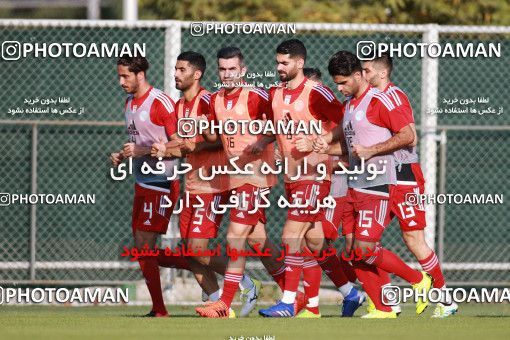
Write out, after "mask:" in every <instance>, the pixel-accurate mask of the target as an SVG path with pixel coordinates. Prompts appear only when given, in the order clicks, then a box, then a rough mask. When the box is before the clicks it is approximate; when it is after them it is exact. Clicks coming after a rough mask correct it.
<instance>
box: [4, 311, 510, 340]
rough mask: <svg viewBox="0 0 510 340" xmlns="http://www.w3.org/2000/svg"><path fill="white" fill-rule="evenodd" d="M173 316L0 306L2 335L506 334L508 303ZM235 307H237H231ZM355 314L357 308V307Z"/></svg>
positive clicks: (278, 337)
mask: <svg viewBox="0 0 510 340" xmlns="http://www.w3.org/2000/svg"><path fill="white" fill-rule="evenodd" d="M168 307H169V308H168V309H169V311H170V313H171V314H172V317H170V318H158V319H154V318H152V319H149V318H141V317H139V316H140V315H142V314H144V313H146V312H147V311H148V309H149V307H147V306H145V307H76V308H74V307H65V306H26V307H15V306H0V330H1V333H0V339H52V340H54V339H70V338H72V339H123V340H125V339H142V340H149V339H151V340H152V339H157V338H164V339H186V340H188V339H193V340H194V339H208V340H215V339H227V340H228V339H229V338H230V337H233V338H235V337H237V339H240V338H239V337H240V336H244V339H245V340H246V338H247V337H248V339H249V337H253V339H257V338H256V337H259V339H261V340H262V339H264V335H266V336H267V335H271V336H274V339H275V340H283V339H314V340H322V339H376V340H384V339H390V340H397V339H408V340H415V339H428V340H430V339H433V340H440V339H462V340H467V339H484V340H493V339H510V305H509V304H504V305H488V304H486V305H476V304H470V305H462V306H461V309H460V314H458V315H455V316H453V317H451V318H448V319H443V320H433V319H430V315H431V314H432V308H429V310H427V311H425V313H424V314H423V315H421V316H416V315H414V309H413V308H414V307H413V306H404V309H403V312H402V314H401V316H400V317H399V318H398V319H397V320H364V319H360V318H349V319H343V318H340V317H338V316H337V314H338V307H337V306H321V312H322V314H323V317H322V319H319V320H317V319H315V320H304V319H265V318H261V317H259V316H258V315H256V314H255V313H253V314H252V316H251V317H250V318H245V319H224V320H218V319H199V318H198V317H196V316H195V314H194V307H191V306H168ZM235 309H236V308H235ZM358 314H359V312H358Z"/></svg>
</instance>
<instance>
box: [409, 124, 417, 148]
mask: <svg viewBox="0 0 510 340" xmlns="http://www.w3.org/2000/svg"><path fill="white" fill-rule="evenodd" d="M409 126H410V127H411V129H412V130H413V136H414V139H413V142H412V143H411V144H409V146H416V145H418V134H417V133H416V125H415V124H414V123H411V124H409Z"/></svg>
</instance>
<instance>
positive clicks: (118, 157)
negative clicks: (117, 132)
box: [110, 150, 126, 167]
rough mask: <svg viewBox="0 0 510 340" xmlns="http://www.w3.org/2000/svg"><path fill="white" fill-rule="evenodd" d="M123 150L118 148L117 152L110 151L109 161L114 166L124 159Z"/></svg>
mask: <svg viewBox="0 0 510 340" xmlns="http://www.w3.org/2000/svg"><path fill="white" fill-rule="evenodd" d="M125 158H126V157H124V151H123V150H120V151H119V152H112V153H111V154H110V161H111V162H112V165H113V166H114V167H118V166H119V164H120V163H122V161H123V160H124V159H125Z"/></svg>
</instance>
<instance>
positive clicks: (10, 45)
mask: <svg viewBox="0 0 510 340" xmlns="http://www.w3.org/2000/svg"><path fill="white" fill-rule="evenodd" d="M19 58H21V44H20V42H19V41H13V40H10V41H4V42H3V43H2V59H3V60H18V59H19Z"/></svg>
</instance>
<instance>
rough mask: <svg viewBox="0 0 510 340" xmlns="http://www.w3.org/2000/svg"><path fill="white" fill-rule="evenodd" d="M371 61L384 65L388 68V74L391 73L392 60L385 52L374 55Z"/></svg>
mask: <svg viewBox="0 0 510 340" xmlns="http://www.w3.org/2000/svg"><path fill="white" fill-rule="evenodd" d="M372 61H373V62H376V63H379V64H382V65H384V67H386V68H387V69H388V74H389V75H390V74H391V71H393V60H392V59H391V56H390V54H389V53H387V52H382V53H381V55H376V57H375V58H374V59H373V60H372Z"/></svg>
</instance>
